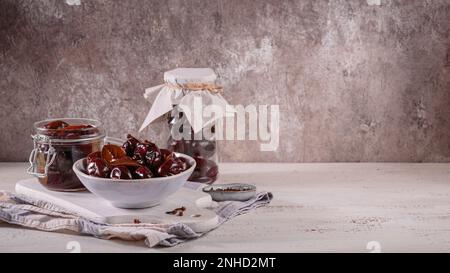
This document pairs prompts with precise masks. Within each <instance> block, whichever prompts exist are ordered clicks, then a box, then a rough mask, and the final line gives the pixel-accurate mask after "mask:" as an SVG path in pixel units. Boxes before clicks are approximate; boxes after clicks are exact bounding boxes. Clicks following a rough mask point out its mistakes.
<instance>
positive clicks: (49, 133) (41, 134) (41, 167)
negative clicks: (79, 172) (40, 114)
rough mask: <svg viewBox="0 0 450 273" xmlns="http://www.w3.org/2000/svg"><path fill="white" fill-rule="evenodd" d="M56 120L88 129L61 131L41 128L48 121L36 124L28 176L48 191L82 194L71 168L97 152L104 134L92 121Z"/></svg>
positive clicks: (81, 185)
mask: <svg viewBox="0 0 450 273" xmlns="http://www.w3.org/2000/svg"><path fill="white" fill-rule="evenodd" d="M57 120H58V121H64V122H66V123H68V124H69V125H74V126H78V125H87V126H88V127H86V128H81V129H80V128H76V129H74V130H66V131H63V130H61V129H58V130H55V129H46V128H44V126H45V124H48V123H49V122H51V121H52V120H44V121H39V122H36V123H35V125H34V129H35V133H36V134H35V135H33V139H34V149H33V151H32V153H31V155H30V163H31V166H30V169H29V173H31V174H33V175H35V176H36V177H37V178H38V180H39V182H40V183H41V184H42V185H43V186H44V187H46V188H47V189H49V190H55V191H82V190H85V187H84V186H83V184H82V183H81V182H80V180H79V179H78V177H77V176H76V174H75V173H74V171H73V170H72V166H73V164H74V163H75V162H76V161H77V160H79V159H81V158H84V157H86V156H87V155H88V154H90V153H92V152H96V151H100V150H101V148H102V147H103V144H104V138H105V133H104V131H103V129H102V128H101V125H100V123H99V122H98V121H96V120H91V119H73V118H62V119H57ZM30 170H31V171H30Z"/></svg>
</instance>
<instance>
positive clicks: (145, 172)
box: [133, 166, 154, 179]
mask: <svg viewBox="0 0 450 273" xmlns="http://www.w3.org/2000/svg"><path fill="white" fill-rule="evenodd" d="M153 176H154V175H153V173H152V171H150V169H149V168H147V167H145V166H141V167H139V168H137V169H136V170H134V171H133V177H134V178H137V179H142V178H150V177H153Z"/></svg>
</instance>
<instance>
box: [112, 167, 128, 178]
mask: <svg viewBox="0 0 450 273" xmlns="http://www.w3.org/2000/svg"><path fill="white" fill-rule="evenodd" d="M110 176H111V178H112V179H132V178H133V177H132V175H131V172H130V170H129V169H128V168H127V167H126V166H116V167H114V168H113V169H112V170H111V175H110Z"/></svg>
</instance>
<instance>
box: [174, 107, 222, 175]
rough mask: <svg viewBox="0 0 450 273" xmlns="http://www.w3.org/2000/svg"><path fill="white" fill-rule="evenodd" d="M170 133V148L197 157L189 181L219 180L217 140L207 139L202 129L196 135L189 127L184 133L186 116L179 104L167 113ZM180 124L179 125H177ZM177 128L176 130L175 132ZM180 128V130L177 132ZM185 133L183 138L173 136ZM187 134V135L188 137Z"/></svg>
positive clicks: (212, 130)
mask: <svg viewBox="0 0 450 273" xmlns="http://www.w3.org/2000/svg"><path fill="white" fill-rule="evenodd" d="M167 122H168V125H169V130H170V135H169V139H168V141H167V146H168V148H167V149H168V150H170V151H172V152H178V153H183V154H187V155H189V156H192V157H193V158H194V159H195V162H196V163H197V164H196V167H195V170H194V172H193V173H192V175H191V176H190V177H189V179H188V180H189V181H192V182H198V183H206V184H212V183H214V182H215V181H216V180H217V177H218V174H219V166H218V164H217V162H218V151H217V143H216V141H215V140H212V139H206V138H205V137H203V135H202V132H201V131H200V132H199V133H198V134H200V135H198V136H197V137H195V134H194V131H193V130H192V128H190V127H189V129H188V130H189V131H190V132H187V134H184V132H183V130H184V128H183V125H182V124H186V117H185V116H184V114H183V112H182V111H180V109H179V108H178V107H177V106H175V105H174V106H173V109H172V111H170V112H169V113H168V114H167ZM176 124H178V126H175V125H176ZM210 128H211V133H214V130H215V126H214V125H212V126H211V127H210ZM174 130H175V132H174ZM176 130H178V132H176ZM175 135H183V136H184V137H183V138H182V139H179V140H176V139H174V137H173V136H175ZM186 136H187V137H186Z"/></svg>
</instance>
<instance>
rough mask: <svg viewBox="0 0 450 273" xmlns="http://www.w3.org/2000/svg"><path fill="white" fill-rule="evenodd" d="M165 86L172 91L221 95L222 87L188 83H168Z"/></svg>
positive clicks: (210, 84)
mask: <svg viewBox="0 0 450 273" xmlns="http://www.w3.org/2000/svg"><path fill="white" fill-rule="evenodd" d="M165 86H167V87H169V88H173V89H182V90H189V91H205V90H207V91H209V92H211V93H222V92H223V87H222V86H219V85H216V84H214V83H195V82H188V83H183V84H181V83H176V84H173V83H170V82H166V83H165Z"/></svg>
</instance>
